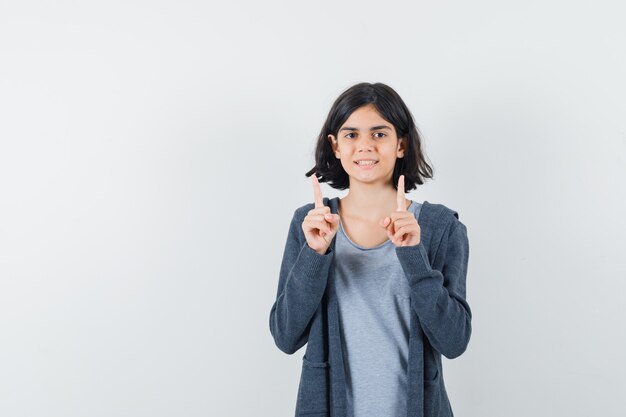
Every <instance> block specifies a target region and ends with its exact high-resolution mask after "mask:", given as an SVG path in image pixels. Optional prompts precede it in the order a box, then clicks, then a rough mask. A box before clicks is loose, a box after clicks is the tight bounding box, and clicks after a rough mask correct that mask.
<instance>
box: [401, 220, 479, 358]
mask: <svg viewBox="0 0 626 417" xmlns="http://www.w3.org/2000/svg"><path fill="white" fill-rule="evenodd" d="M442 239H443V241H442V242H441V245H440V248H439V251H442V250H443V251H444V253H443V254H442V255H443V256H444V263H443V267H442V268H441V271H439V270H437V269H433V268H432V267H431V265H430V261H429V260H428V253H427V252H426V248H425V247H424V245H423V244H422V242H420V243H419V244H418V245H415V246H400V247H396V254H397V255H398V259H399V260H400V263H401V265H402V268H403V270H404V273H405V275H406V276H407V279H408V280H409V285H410V286H411V298H412V299H413V300H412V301H413V302H412V305H413V309H414V310H415V312H416V314H417V316H418V317H419V320H420V323H421V324H422V328H423V330H424V334H425V335H426V337H427V338H428V340H429V342H430V344H431V345H432V346H433V347H434V348H435V349H437V351H439V352H440V353H441V354H443V355H444V356H445V357H447V358H448V359H454V358H456V357H458V356H460V355H461V354H462V353H463V352H464V351H465V350H466V348H467V345H468V343H469V340H470V336H471V333H472V325H471V320H472V311H471V309H470V306H469V304H468V303H467V300H466V277H467V266H468V260H469V240H468V238H467V228H466V227H465V225H464V224H463V223H461V222H460V221H459V220H458V219H454V220H453V223H452V225H451V227H450V229H449V231H448V232H447V233H446V235H444V237H443V238H442Z"/></svg>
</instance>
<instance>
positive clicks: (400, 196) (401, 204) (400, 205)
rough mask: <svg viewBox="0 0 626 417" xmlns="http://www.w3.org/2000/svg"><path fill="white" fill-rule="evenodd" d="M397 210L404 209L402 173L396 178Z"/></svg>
mask: <svg viewBox="0 0 626 417" xmlns="http://www.w3.org/2000/svg"><path fill="white" fill-rule="evenodd" d="M397 197H398V211H406V202H405V198H404V175H400V178H398V194H397Z"/></svg>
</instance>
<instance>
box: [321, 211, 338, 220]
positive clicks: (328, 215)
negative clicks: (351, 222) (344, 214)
mask: <svg viewBox="0 0 626 417" xmlns="http://www.w3.org/2000/svg"><path fill="white" fill-rule="evenodd" d="M324 217H325V218H326V220H328V221H329V222H336V221H337V220H339V215H338V214H332V213H326V214H325V215H324Z"/></svg>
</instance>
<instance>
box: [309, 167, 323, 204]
mask: <svg viewBox="0 0 626 417" xmlns="http://www.w3.org/2000/svg"><path fill="white" fill-rule="evenodd" d="M311 181H313V195H314V199H315V208H319V207H324V200H323V197H322V189H321V188H320V183H319V181H318V180H317V175H316V174H313V175H311Z"/></svg>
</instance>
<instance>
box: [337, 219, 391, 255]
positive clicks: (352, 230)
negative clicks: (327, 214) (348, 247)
mask: <svg viewBox="0 0 626 417" xmlns="http://www.w3.org/2000/svg"><path fill="white" fill-rule="evenodd" d="M341 225H342V227H343V230H344V233H345V234H346V236H348V239H350V240H351V241H352V242H354V243H355V244H357V245H359V246H361V247H363V248H366V249H369V248H375V247H377V246H380V245H382V244H383V243H385V242H386V241H387V240H389V238H388V237H387V232H386V229H385V228H383V227H382V226H380V225H379V224H377V223H372V222H367V221H365V220H359V219H351V218H349V217H344V218H342V219H341Z"/></svg>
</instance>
